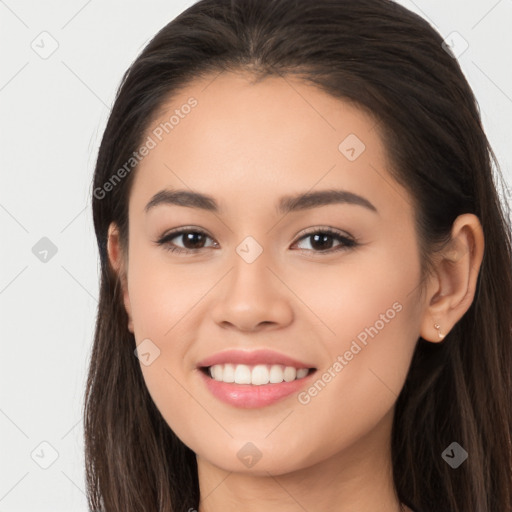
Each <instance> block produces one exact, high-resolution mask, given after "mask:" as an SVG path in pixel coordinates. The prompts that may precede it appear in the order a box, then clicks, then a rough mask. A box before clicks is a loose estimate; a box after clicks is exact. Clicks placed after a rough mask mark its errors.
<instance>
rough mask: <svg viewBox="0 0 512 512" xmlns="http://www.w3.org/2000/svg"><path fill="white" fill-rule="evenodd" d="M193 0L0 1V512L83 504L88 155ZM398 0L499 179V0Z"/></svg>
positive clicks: (93, 281)
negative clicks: (133, 76)
mask: <svg viewBox="0 0 512 512" xmlns="http://www.w3.org/2000/svg"><path fill="white" fill-rule="evenodd" d="M193 3H194V2H193V1H185V0H183V1H177V0H172V1H169V0H167V1H163V0H153V1H149V2H135V1H126V0H125V1H121V0H103V1H101V2H100V1H99V0H89V1H87V0H72V1H69V0H68V1H66V2H65V1H64V0H61V1H48V2H36V1H33V0H32V1H23V0H19V1H16V0H5V1H2V0H0V20H1V29H0V44H1V48H2V53H1V66H0V105H1V117H0V126H1V133H0V135H1V141H2V163H1V173H2V174H1V176H2V186H1V188H0V225H1V235H2V240H1V252H0V254H1V267H0V268H1V271H0V320H1V324H0V328H1V333H0V336H1V343H2V346H1V348H2V350H1V362H2V366H1V371H0V434H1V436H0V447H1V454H0V461H1V462H0V512H6V511H9V512H18V511H31V512H34V511H52V512H58V511H66V512H69V511H86V510H87V507H86V501H85V494H84V490H85V484H84V469H83V463H84V460H83V441H82V436H83V429H82V422H81V414H82V406H83V392H84V386H85V378H86V369H87V364H88V358H89V353H90V349H91V346H92V337H93V329H94V322H95V314H96V307H97V296H98V269H99V258H98V254H97V249H96V240H95V237H94V231H93V226H92V215H91V205H90V183H91V179H92V173H93V168H94V162H95V159H96V153H97V148H98V145H99V142H100V139H101V135H102V132H103V129H104V126H105V123H106V120H107V116H108V113H109V108H110V106H111V104H112V101H113V99H114V95H115V91H116V89H117V86H118V84H119V82H120V80H121V77H122V75H123V73H124V71H125V70H126V69H127V67H128V66H129V65H130V64H131V62H132V61H133V60H134V59H135V57H136V56H137V55H138V54H139V52H140V51H141V50H142V48H143V47H144V45H145V44H146V43H147V42H148V41H149V39H150V38H151V37H152V36H153V35H154V34H155V33H156V32H157V31H158V30H159V29H160V28H161V27H163V26H164V25H165V24H166V23H167V22H169V21H170V20H171V19H172V18H174V17H175V16H176V15H177V14H179V13H180V12H181V11H182V10H184V9H185V8H186V7H188V6H190V5H192V4H193ZM399 3H402V4H403V5H405V6H406V7H408V8H410V9H411V10H413V11H415V12H417V13H418V14H420V15H422V16H423V17H424V18H426V19H427V20H428V21H429V22H430V23H431V24H432V25H433V26H434V28H436V29H437V30H438V31H439V32H440V33H441V35H442V36H443V37H447V38H448V40H449V41H450V44H454V45H455V49H456V51H457V52H461V51H462V50H465V51H464V52H463V53H462V54H461V55H460V56H459V62H460V63H461V66H462V68H463V71H464V73H465V75H466V77H467V79H468V80H469V82H470V84H471V86H472V88H473V90H474V92H475V94H476V97H477V99H478V102H479V105H480V109H481V113H482V118H483V123H484V126H485V129H486V132H487V134H488V136H489V139H490V141H491V144H492V145H493V147H494V149H495V152H496V155H497V157H498V159H499V161H500V165H501V168H502V171H503V173H504V176H505V178H506V182H507V183H508V184H510V183H512V144H511V133H512V69H511V57H510V55H511V54H512V33H511V31H510V27H511V26H512V0H501V1H497V0H472V1H467V0H415V1H414V2H413V1H411V0H401V1H400V2H399ZM453 32H457V34H455V35H453V34H452V33H453ZM452 42H453V43H452ZM466 42H467V43H466ZM466 44H467V45H468V47H467V49H466V48H465V46H466ZM53 50H54V51H53ZM52 51H53V53H51V52H52ZM50 53H51V55H50ZM507 193H508V194H509V197H510V192H507ZM43 237H46V238H47V239H49V241H50V242H48V240H43V241H41V239H42V238H43ZM34 247H35V248H34ZM49 247H53V251H54V252H55V251H56V252H55V254H53V253H52V249H51V248H50V249H48V248H49ZM43 249H46V250H49V252H48V253H47V254H46V255H43V253H41V252H40V251H42V250H43ZM44 257H46V261H41V258H44Z"/></svg>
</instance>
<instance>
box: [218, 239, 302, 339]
mask: <svg viewBox="0 0 512 512" xmlns="http://www.w3.org/2000/svg"><path fill="white" fill-rule="evenodd" d="M271 255H272V251H271V250H270V249H268V250H267V249H265V247H264V246H263V245H262V244H260V243H259V242H258V241H257V240H256V239H255V238H254V237H252V236H247V237H246V238H244V239H243V240H242V242H240V243H239V244H238V246H237V247H236V248H235V254H234V255H233V258H232V261H231V265H230V266H231V272H230V273H229V275H228V276H226V277H227V282H226V283H225V288H224V290H223V292H222V293H220V294H219V295H218V297H217V299H216V304H215V306H214V309H213V315H214V320H215V321H216V322H217V323H224V324H225V323H226V322H228V323H230V324H233V325H235V326H238V327H239V328H240V329H244V330H250V329H253V328H255V327H256V326H257V325H259V324H262V323H273V324H280V325H281V324H283V323H287V322H289V321H290V319H291V318H292V316H293V315H292V309H291V304H290V303H289V296H288V295H287V293H286V287H285V286H283V284H282V283H281V282H280V280H279V279H277V278H276V276H275V275H274V272H275V271H274V272H273V271H272V270H270V269H271V268H272V267H273V265H272V262H271V259H272V258H271Z"/></svg>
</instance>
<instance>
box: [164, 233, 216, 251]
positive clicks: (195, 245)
mask: <svg viewBox="0 0 512 512" xmlns="http://www.w3.org/2000/svg"><path fill="white" fill-rule="evenodd" d="M207 238H210V240H212V238H211V237H210V236H208V235H207V234H206V233H205V232H204V231H202V230H201V229H197V228H192V227H188V228H180V229H179V230H176V231H172V232H171V233H168V234H166V235H165V236H163V237H162V238H161V239H160V240H158V241H157V242H156V243H157V244H158V245H161V246H163V247H164V249H166V250H167V251H170V252H177V253H196V252H198V251H199V250H200V249H204V248H205V245H204V242H205V240H206V239H207ZM174 239H178V240H179V239H181V241H182V242H183V244H184V246H185V247H179V246H177V245H176V244H175V243H173V242H171V240H174ZM215 243H216V242H215Z"/></svg>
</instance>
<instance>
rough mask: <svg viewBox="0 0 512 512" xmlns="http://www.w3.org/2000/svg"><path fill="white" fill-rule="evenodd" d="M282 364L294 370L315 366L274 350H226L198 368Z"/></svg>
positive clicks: (210, 357)
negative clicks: (224, 365)
mask: <svg viewBox="0 0 512 512" xmlns="http://www.w3.org/2000/svg"><path fill="white" fill-rule="evenodd" d="M228 363H231V364H247V365H257V364H282V365H283V366H293V367H294V368H313V365H311V364H308V363H304V362H302V361H298V360H297V359H294V358H293V357H290V356H287V355H284V354H280V353H279V352H275V351H273V350H266V349H260V350H225V351H223V352H218V353H216V354H213V355H211V356H209V357H207V358H206V359H203V360H202V361H199V363H198V364H197V366H198V367H208V366H213V365H215V364H228Z"/></svg>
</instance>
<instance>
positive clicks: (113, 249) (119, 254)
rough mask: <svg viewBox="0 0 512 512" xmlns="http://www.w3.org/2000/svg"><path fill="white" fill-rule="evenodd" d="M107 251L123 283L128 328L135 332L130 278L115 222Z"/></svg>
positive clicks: (111, 227) (110, 231) (109, 236)
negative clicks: (129, 293) (129, 289)
mask: <svg viewBox="0 0 512 512" xmlns="http://www.w3.org/2000/svg"><path fill="white" fill-rule="evenodd" d="M107 252H108V258H109V261H110V265H111V266H112V268H113V269H114V271H115V273H116V274H117V275H118V277H119V281H120V283H121V288H122V294H123V302H124V307H125V309H126V313H127V314H128V330H129V331H130V332H131V333H133V320H132V310H131V304H130V297H129V295H128V279H127V272H126V262H125V256H124V253H123V249H122V246H121V241H120V238H119V229H118V227H117V225H116V224H115V223H114V222H112V223H111V224H110V226H109V227H108V240H107Z"/></svg>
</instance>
